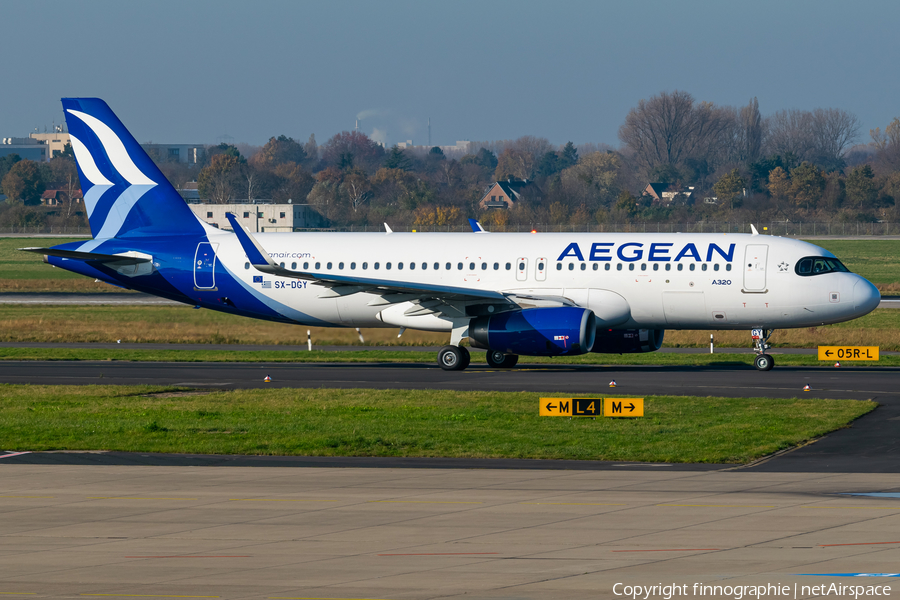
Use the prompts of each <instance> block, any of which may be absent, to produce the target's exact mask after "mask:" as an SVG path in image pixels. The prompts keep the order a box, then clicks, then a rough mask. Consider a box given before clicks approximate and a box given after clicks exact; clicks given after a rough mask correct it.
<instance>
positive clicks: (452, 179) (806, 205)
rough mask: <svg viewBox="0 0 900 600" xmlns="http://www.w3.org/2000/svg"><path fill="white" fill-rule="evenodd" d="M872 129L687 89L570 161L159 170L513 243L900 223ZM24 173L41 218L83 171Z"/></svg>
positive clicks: (541, 144) (243, 159)
mask: <svg viewBox="0 0 900 600" xmlns="http://www.w3.org/2000/svg"><path fill="white" fill-rule="evenodd" d="M860 129H861V127H860V123H859V120H858V118H857V117H856V116H855V115H853V114H852V113H850V112H849V111H846V110H844V109H839V108H816V109H813V110H799V109H791V110H780V111H776V112H775V113H773V114H770V115H767V116H764V115H763V114H762V113H761V112H760V108H759V103H758V101H757V99H756V98H754V99H752V100H750V101H749V102H748V104H747V105H745V106H741V107H731V106H719V105H715V104H713V103H711V102H703V101H697V100H696V99H695V98H694V97H693V96H692V95H691V94H689V93H687V92H683V91H678V90H676V91H673V92H661V93H659V94H657V95H656V96H653V97H651V98H649V99H646V100H641V101H639V102H638V103H637V105H636V106H634V107H633V108H632V109H631V110H630V111H629V112H628V114H627V115H626V117H625V121H624V123H622V125H621V127H620V128H619V132H618V138H619V142H620V144H619V146H618V147H611V146H608V145H604V144H581V145H578V146H576V145H575V144H573V143H572V142H568V143H566V144H564V145H562V146H554V145H553V144H551V143H550V142H549V141H548V140H547V139H545V138H541V137H536V136H531V135H526V136H522V137H520V138H518V139H515V140H494V141H485V142H473V143H471V144H470V152H469V153H468V154H465V155H461V156H445V155H444V153H443V151H442V150H441V149H440V148H439V147H433V148H430V149H425V150H421V149H401V148H399V147H397V146H394V147H392V148H385V147H383V146H381V145H380V144H378V143H376V142H374V141H373V140H372V139H370V138H369V137H368V136H366V135H365V134H364V133H361V132H358V131H352V132H348V131H344V132H341V133H338V134H336V135H334V136H332V137H331V138H330V139H328V141H327V142H325V143H324V144H322V145H318V144H317V142H316V139H315V136H314V135H311V136H310V138H309V140H308V141H306V142H305V143H303V142H300V141H297V140H294V139H293V138H291V137H287V136H284V135H280V136H277V137H272V138H270V139H269V141H268V142H267V143H266V144H265V145H263V146H262V147H256V148H246V147H245V148H243V150H244V152H243V153H242V152H241V151H240V150H239V149H238V148H237V147H236V146H233V145H228V144H219V145H217V146H210V147H208V148H207V151H206V153H205V156H204V158H203V161H202V162H201V163H200V164H198V165H191V166H188V165H184V164H181V163H177V162H176V163H171V162H164V161H160V162H159V163H158V164H159V166H160V169H161V170H162V171H163V173H164V174H165V175H166V176H167V177H168V178H169V179H170V180H171V181H172V182H173V184H175V186H176V187H183V186H184V185H185V184H186V183H187V182H189V181H196V182H197V187H198V189H199V193H200V197H201V198H203V199H205V200H206V201H209V202H214V203H226V202H230V201H232V200H235V199H239V200H245V201H246V200H249V201H253V200H259V199H271V200H274V201H276V202H287V201H288V200H290V201H291V202H293V203H309V204H311V205H313V206H314V207H315V208H316V209H317V210H318V211H319V212H321V213H322V215H323V216H325V218H326V219H327V220H328V221H329V222H330V223H331V224H332V225H333V226H335V227H349V226H365V225H379V224H381V223H382V222H385V221H387V222H390V223H391V224H395V225H398V226H411V227H415V226H418V227H423V228H426V227H441V226H446V225H460V224H462V223H464V222H465V219H466V218H468V217H476V218H479V219H480V220H481V221H482V223H484V224H485V226H486V227H488V228H493V229H497V230H502V229H503V228H505V227H512V226H515V227H523V226H524V227H530V226H532V225H535V224H550V225H570V226H578V225H587V224H591V225H595V224H601V223H606V222H615V223H640V222H692V221H701V220H709V221H733V222H740V221H776V220H782V221H820V222H822V221H844V222H859V221H878V220H884V221H898V220H900V219H898V217H900V212H898V211H900V202H897V200H900V119H898V118H895V119H894V120H893V121H892V122H891V123H889V124H887V126H886V127H885V128H884V130H883V131H882V130H881V129H880V128H877V129H874V130H872V131H870V132H869V136H868V140H866V141H864V140H862V139H861V138H862V133H861V131H860ZM7 162H8V161H7ZM20 162H21V163H28V162H30V161H19V162H15V164H12V165H6V164H5V163H4V162H3V160H0V178H2V189H3V190H4V193H6V195H7V196H9V198H10V199H12V200H11V201H8V204H11V205H16V204H17V203H19V202H21V205H22V206H24V205H27V204H29V203H33V202H34V197H35V193H36V191H35V190H37V189H38V188H40V184H41V181H44V182H46V181H49V180H50V179H53V180H54V181H59V180H60V179H61V178H62V179H65V178H70V176H71V171H73V170H74V167H73V166H72V164H71V157H70V156H62V157H57V158H54V159H53V161H51V162H50V163H46V165H38V166H37V167H36V169H37V174H36V175H35V168H34V167H32V166H20ZM54 163H57V164H56V165H55V166H54ZM4 169H5V170H4ZM76 177H77V175H76ZM7 179H9V182H7ZM499 180H527V181H530V182H533V183H534V185H536V186H537V189H539V190H540V193H539V194H533V195H529V196H528V197H525V198H523V199H522V200H521V201H520V202H517V203H516V205H515V206H514V207H513V208H512V209H510V210H497V209H494V210H489V211H482V210H480V209H479V208H478V202H479V200H481V198H482V197H483V195H484V193H485V191H486V190H487V189H488V188H489V186H490V184H491V183H492V182H493V181H499ZM649 183H661V184H666V185H667V186H668V190H669V191H670V192H672V193H673V194H674V196H673V197H672V198H671V199H667V200H666V201H663V202H661V201H659V200H658V199H655V198H653V197H652V196H650V195H647V194H645V193H644V190H645V188H646V187H647V185H648V184H649ZM7 190H8V191H7ZM10 192H12V193H10ZM39 196H40V194H39V193H37V197H38V199H39ZM670 200H671V201H670ZM9 208H10V207H7V210H6V211H5V212H9ZM20 212H21V211H20ZM4 214H5V213H4ZM2 222H3V214H0V224H2Z"/></svg>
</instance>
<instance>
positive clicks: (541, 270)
mask: <svg viewBox="0 0 900 600" xmlns="http://www.w3.org/2000/svg"><path fill="white" fill-rule="evenodd" d="M534 278H535V279H537V280H538V281H547V259H546V258H539V259H537V260H536V261H534Z"/></svg>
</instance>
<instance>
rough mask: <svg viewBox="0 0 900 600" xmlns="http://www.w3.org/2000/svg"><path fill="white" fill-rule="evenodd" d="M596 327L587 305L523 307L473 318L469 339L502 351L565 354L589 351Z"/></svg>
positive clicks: (506, 352)
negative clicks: (583, 306)
mask: <svg viewBox="0 0 900 600" xmlns="http://www.w3.org/2000/svg"><path fill="white" fill-rule="evenodd" d="M596 331H597V325H596V318H595V317H594V313H593V311H590V310H588V309H586V308H577V307H558V308H557V307H548V308H526V309H523V310H516V311H510V312H503V313H499V314H496V315H488V316H482V317H476V318H474V319H472V321H471V322H470V323H469V340H470V341H471V342H472V345H474V346H477V347H479V348H485V349H487V350H493V351H497V352H503V353H505V354H524V355H526V356H565V355H575V354H584V353H585V352H590V351H591V348H592V347H593V345H594V335H595V334H596Z"/></svg>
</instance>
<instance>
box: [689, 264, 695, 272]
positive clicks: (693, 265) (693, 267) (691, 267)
mask: <svg viewBox="0 0 900 600" xmlns="http://www.w3.org/2000/svg"><path fill="white" fill-rule="evenodd" d="M688 268H689V269H690V270H691V271H693V270H694V269H696V268H697V265H696V264H695V263H691V266H690V267H688Z"/></svg>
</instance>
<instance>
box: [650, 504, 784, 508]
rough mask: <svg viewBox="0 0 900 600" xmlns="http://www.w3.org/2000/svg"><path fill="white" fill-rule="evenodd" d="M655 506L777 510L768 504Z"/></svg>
mask: <svg viewBox="0 0 900 600" xmlns="http://www.w3.org/2000/svg"><path fill="white" fill-rule="evenodd" d="M655 506H699V507H702V508H778V507H777V506H774V505H768V504H656V505H655Z"/></svg>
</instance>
